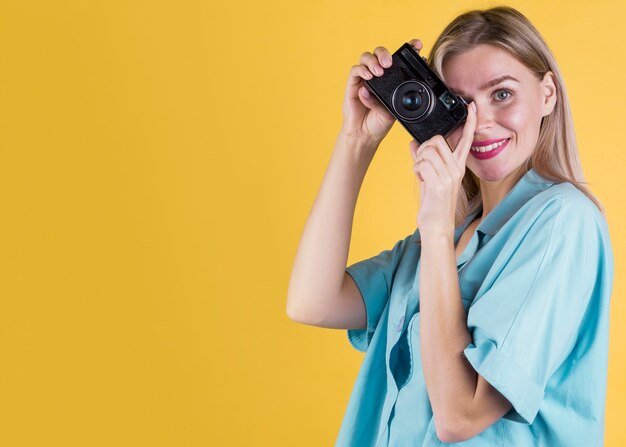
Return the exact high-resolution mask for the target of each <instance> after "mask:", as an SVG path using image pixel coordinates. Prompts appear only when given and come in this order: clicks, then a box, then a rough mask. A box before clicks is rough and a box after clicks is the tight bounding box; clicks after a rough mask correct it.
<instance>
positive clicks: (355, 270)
mask: <svg viewBox="0 0 626 447" xmlns="http://www.w3.org/2000/svg"><path fill="white" fill-rule="evenodd" d="M412 239H413V234H411V235H409V236H407V237H406V238H404V239H402V240H399V241H398V242H396V244H395V245H394V247H393V248H392V249H390V250H385V251H382V252H380V253H379V254H378V255H376V256H373V257H371V258H369V259H365V260H363V261H359V262H357V263H355V264H352V265H351V266H349V267H347V268H346V273H348V275H350V276H351V277H352V279H353V280H354V282H355V284H356V286H357V287H358V289H359V291H360V292H361V298H362V299H363V304H364V305H365V312H366V314H367V328H366V329H349V330H348V340H349V341H350V343H351V344H352V346H353V347H354V348H355V349H356V350H358V351H361V352H365V351H367V347H368V346H369V344H370V341H371V340H372V336H373V335H374V331H375V330H376V327H377V326H378V322H379V321H380V317H381V315H382V314H383V311H384V309H385V306H386V305H387V301H389V296H390V293H391V283H392V282H393V278H394V275H395V272H396V270H397V268H398V264H399V263H400V259H401V258H402V254H403V253H404V251H405V249H406V248H407V246H408V244H409V242H410V241H411V240H412Z"/></svg>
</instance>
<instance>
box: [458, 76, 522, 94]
mask: <svg viewBox="0 0 626 447" xmlns="http://www.w3.org/2000/svg"><path fill="white" fill-rule="evenodd" d="M507 80H511V81H515V82H519V81H518V80H517V79H515V78H514V77H513V76H511V75H503V76H498V77H497V78H495V79H492V80H491V81H489V82H487V83H486V84H484V85H483V86H481V87H480V90H481V91H484V90H487V89H488V88H490V87H493V86H494V85H498V84H500V83H502V82H504V81H507ZM450 90H452V91H453V92H454V93H455V94H457V95H465V93H463V92H462V91H460V90H456V89H453V88H450Z"/></svg>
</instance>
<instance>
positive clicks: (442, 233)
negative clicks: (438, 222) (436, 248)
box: [419, 226, 454, 241]
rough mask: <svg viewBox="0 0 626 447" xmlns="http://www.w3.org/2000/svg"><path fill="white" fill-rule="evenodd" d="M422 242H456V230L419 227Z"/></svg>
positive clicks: (441, 227)
mask: <svg viewBox="0 0 626 447" xmlns="http://www.w3.org/2000/svg"><path fill="white" fill-rule="evenodd" d="M419 233H420V240H422V241H424V240H439V241H454V228H447V229H446V228H445V227H443V226H436V227H426V226H421V227H419Z"/></svg>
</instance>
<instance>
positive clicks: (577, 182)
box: [428, 6, 606, 226]
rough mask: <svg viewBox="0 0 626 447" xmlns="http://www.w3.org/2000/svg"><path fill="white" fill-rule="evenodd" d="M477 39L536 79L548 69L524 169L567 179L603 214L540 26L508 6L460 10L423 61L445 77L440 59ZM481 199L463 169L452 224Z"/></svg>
mask: <svg viewBox="0 0 626 447" xmlns="http://www.w3.org/2000/svg"><path fill="white" fill-rule="evenodd" d="M479 44H488V45H493V46H496V47H498V48H500V49H502V50H504V51H506V52H508V53H509V54H511V55H512V56H514V57H515V58H516V59H518V60H519V61H520V62H522V63H523V64H524V65H525V66H526V67H528V69H529V70H530V71H531V72H533V73H534V74H535V75H536V76H537V77H538V78H539V80H542V79H543V77H544V75H545V74H546V73H547V72H548V71H552V73H553V74H554V83H555V85H556V94H557V101H556V105H555V107H554V110H553V111H552V113H550V115H547V116H545V117H543V118H542V121H541V128H540V130H539V137H538V139H537V146H536V147H535V150H534V151H533V153H532V155H531V156H530V157H529V158H528V160H527V162H526V172H527V171H528V170H530V169H533V168H534V169H535V171H536V172H537V173H538V174H540V175H541V176H542V177H545V178H546V179H548V180H552V181H555V182H557V183H562V182H570V183H572V184H573V185H574V186H575V187H576V188H578V189H579V190H580V191H581V192H583V193H584V194H585V195H586V196H587V197H589V199H591V200H592V201H593V203H594V204H595V205H596V206H597V207H598V209H599V210H600V212H601V213H602V215H603V216H605V218H606V215H605V211H604V208H603V206H602V204H601V203H600V201H599V200H598V199H597V198H596V197H595V196H594V194H593V193H592V192H591V191H590V190H589V189H588V188H587V186H585V185H586V182H585V180H584V177H583V172H582V168H581V166H580V161H579V158H578V144H577V143H576V133H575V131H574V122H573V119H572V113H571V110H570V105H569V101H568V99H567V93H566V91H565V84H564V82H563V78H562V76H561V72H560V70H559V67H558V65H557V63H556V60H555V58H554V56H553V55H552V52H551V51H550V49H549V48H548V45H547V44H546V43H545V41H544V39H543V37H542V36H541V34H540V33H539V31H537V29H536V28H535V27H534V26H533V24H532V23H530V21H529V20H528V19H527V18H526V17H525V16H524V15H523V14H522V13H520V12H519V11H517V10H516V9H514V8H511V7H508V6H497V7H494V8H490V9H485V10H480V9H477V10H473V11H469V12H465V13H463V14H461V15H459V16H457V17H456V18H455V19H454V20H453V21H452V22H451V23H450V24H449V25H448V26H447V27H446V28H445V29H444V30H443V32H442V33H441V35H440V36H439V37H438V38H437V40H436V42H435V44H434V46H433V48H432V50H431V53H430V57H429V61H428V64H429V66H430V67H431V69H432V70H433V71H434V72H435V73H437V75H438V76H440V77H441V79H442V80H443V81H444V82H445V78H444V76H443V70H442V67H443V63H444V60H445V59H446V58H447V57H450V56H452V55H455V54H459V53H462V52H464V51H467V50H470V49H471V48H473V47H475V46H476V45H479ZM481 202H482V198H481V192H480V186H479V181H478V178H477V177H476V176H475V175H474V173H473V172H471V171H470V170H469V169H466V171H465V176H464V178H463V181H462V184H461V190H460V191H459V200H458V202H457V209H456V215H455V224H456V226H458V225H461V224H462V223H463V221H464V220H465V219H466V217H467V216H469V215H470V214H472V213H473V212H475V211H477V210H478V208H479V207H480V205H481Z"/></svg>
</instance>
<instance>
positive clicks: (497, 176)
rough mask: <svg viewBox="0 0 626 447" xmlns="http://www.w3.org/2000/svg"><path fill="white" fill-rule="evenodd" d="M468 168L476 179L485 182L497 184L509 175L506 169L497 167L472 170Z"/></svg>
mask: <svg viewBox="0 0 626 447" xmlns="http://www.w3.org/2000/svg"><path fill="white" fill-rule="evenodd" d="M470 156H471V155H470ZM468 167H469V166H468ZM469 168H470V170H471V171H472V172H473V173H474V175H475V176H476V177H478V178H479V179H481V180H483V181H485V182H498V181H500V180H503V179H505V178H506V177H507V176H508V175H510V174H511V172H509V171H508V170H506V168H504V167H503V166H498V165H494V166H482V167H481V169H473V168H472V167H469Z"/></svg>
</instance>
